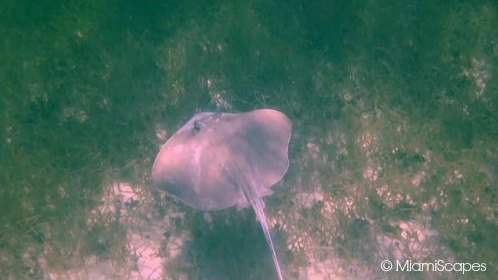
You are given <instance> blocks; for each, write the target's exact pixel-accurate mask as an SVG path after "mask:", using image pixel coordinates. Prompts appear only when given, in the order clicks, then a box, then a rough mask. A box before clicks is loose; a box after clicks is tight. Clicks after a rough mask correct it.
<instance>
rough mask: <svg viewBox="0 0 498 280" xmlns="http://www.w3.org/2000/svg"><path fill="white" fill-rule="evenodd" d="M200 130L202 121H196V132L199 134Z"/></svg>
mask: <svg viewBox="0 0 498 280" xmlns="http://www.w3.org/2000/svg"><path fill="white" fill-rule="evenodd" d="M199 131H201V122H200V121H194V134H197V133H198V132H199Z"/></svg>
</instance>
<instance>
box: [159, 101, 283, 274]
mask: <svg viewBox="0 0 498 280" xmlns="http://www.w3.org/2000/svg"><path fill="white" fill-rule="evenodd" d="M291 127H292V125H291V121H290V120H289V119H288V118H287V117H286V116H285V115H284V114H283V113H281V112H278V111H275V110H270V109H261V110H255V111H251V112H247V113H238V114H235V113H234V114H232V113H212V112H205V113H198V114H196V115H195V116H194V117H192V119H190V120H189V121H188V122H187V123H186V124H185V125H184V126H183V127H182V128H180V129H179V130H178V131H177V132H176V133H175V134H174V135H173V136H172V137H171V138H170V139H169V140H168V141H167V142H166V143H165V144H164V145H163V146H162V148H161V150H160V151H159V154H158V155H157V157H156V160H155V162H154V166H153V167H152V180H153V184H154V186H155V187H157V188H159V189H161V190H164V191H166V192H168V193H169V194H171V195H172V196H174V197H176V198H177V199H178V200H180V201H182V202H183V203H185V204H187V205H188V206H190V207H192V208H195V209H198V210H219V209H225V208H228V207H231V206H237V207H238V208H244V207H246V206H248V205H249V204H250V205H251V206H252V208H253V209H254V212H255V213H256V216H257V218H258V220H259V222H260V224H261V226H262V228H263V232H264V234H265V238H266V241H267V242H268V245H269V247H270V249H271V252H272V258H273V261H274V263H275V268H276V270H277V274H278V277H279V279H283V277H282V273H281V270H280V265H279V262H278V259H277V255H276V253H275V249H274V247H273V242H272V239H271V236H270V232H269V229H268V224H267V221H266V215H265V213H264V211H263V208H264V202H263V200H262V197H264V196H268V195H271V194H272V191H271V188H270V187H271V186H272V185H273V184H275V183H277V182H278V181H280V179H281V178H282V177H283V176H284V174H285V172H286V171H287V169H288V167H289V160H288V157H287V150H288V146H289V140H290V134H291Z"/></svg>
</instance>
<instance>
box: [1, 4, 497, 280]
mask: <svg viewBox="0 0 498 280" xmlns="http://www.w3.org/2000/svg"><path fill="white" fill-rule="evenodd" d="M236 2H237V1H235V2H234V3H232V2H230V1H227V2H225V1H204V3H198V2H196V1H163V3H159V2H158V3H138V2H133V1H124V2H123V1H122V2H118V1H94V2H88V3H87V2H83V1H82V2H80V3H77V2H76V3H72V2H67V1H50V2H37V3H34V2H18V1H4V2H2V3H1V4H0V15H1V17H0V34H1V35H0V38H1V39H0V42H1V44H0V65H1V66H0V275H1V277H0V278H2V279H44V278H45V279H70V278H73V279H146V277H150V278H151V279H161V277H162V278H163V279H276V275H275V273H274V270H273V267H272V262H271V257H270V254H269V251H268V249H267V248H266V244H265V240H264V237H263V235H262V232H261V231H260V229H259V227H258V224H257V222H256V221H255V218H254V215H253V213H251V212H250V211H249V210H243V211H237V210H235V209H230V210H226V211H221V212H213V213H208V214H206V213H199V212H195V211H193V210H191V209H188V208H186V207H185V206H184V205H181V204H180V203H177V202H175V201H173V200H171V199H170V198H165V197H164V196H163V195H162V194H158V193H155V192H151V189H150V188H149V187H150V169H151V165H152V162H153V160H154V157H155V155H156V153H157V151H158V149H159V146H160V145H161V143H163V142H164V141H165V140H166V139H167V138H168V137H169V136H171V134H172V133H173V132H174V131H175V130H176V129H177V128H179V127H180V126H181V125H182V124H183V123H184V121H186V120H188V119H189V118H190V117H191V116H192V115H193V114H194V113H195V112H198V111H232V112H237V111H248V110H252V109H256V108H263V107H269V108H275V109H278V110H280V111H282V112H284V113H285V114H287V115H288V116H289V117H290V118H291V119H292V121H293V136H292V139H291V146H290V151H289V153H290V161H291V167H290V169H289V172H288V173H287V175H286V177H285V178H284V180H283V181H282V182H281V183H279V184H278V185H277V186H276V187H275V188H274V189H275V193H274V195H273V196H271V197H270V198H268V199H266V205H267V207H266V211H267V214H268V216H269V219H270V220H271V221H272V225H273V235H274V238H275V240H276V244H275V245H276V249H277V253H278V254H279V258H280V259H281V261H282V269H283V271H284V275H285V276H286V278H287V279H455V278H456V277H460V276H462V275H461V272H433V271H425V272H414V271H412V272H394V271H391V272H383V271H382V270H381V268H380V264H381V262H382V261H383V260H385V259H387V260H391V261H393V262H394V263H395V262H396V260H411V261H413V262H414V263H423V262H424V263H431V262H432V263H434V262H435V260H444V261H445V262H460V263H461V262H466V263H479V264H481V263H484V264H485V267H486V269H485V271H477V272H476V271H472V272H466V273H465V274H464V275H463V276H462V278H464V279H494V277H495V275H496V274H497V272H498V268H497V265H498V238H497V237H496V232H497V231H498V206H497V205H498V197H497V196H498V193H497V192H498V191H497V182H498V178H497V175H496V174H498V113H496V112H497V111H498V94H497V92H498V83H497V79H496V76H497V73H498V72H497V66H498V63H497V62H498V29H497V28H496V26H498V10H497V8H498V7H497V4H496V2H495V1H467V3H465V2H462V1H423V2H413V1H385V2H383V3H382V4H381V3H379V2H378V1H298V0H293V1H285V2H282V1H240V2H239V3H236ZM436 2H437V3H436ZM146 249H148V250H149V251H147V250H146ZM144 255H148V256H149V258H147V257H144ZM152 256H154V257H152ZM147 266H148V267H149V269H148V270H147V269H146V268H144V267H147ZM150 267H152V268H150ZM480 267H481V268H482V266H480ZM414 270H416V269H414ZM58 277H59V278H58ZM98 277H100V278H98Z"/></svg>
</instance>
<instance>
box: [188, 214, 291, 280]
mask: <svg viewBox="0 0 498 280" xmlns="http://www.w3.org/2000/svg"><path fill="white" fill-rule="evenodd" d="M208 215H209V216H210V218H209V219H206V218H205V217H206V213H203V212H196V213H192V216H191V217H190V218H188V219H187V220H188V222H187V223H189V224H187V227H188V228H189V229H190V231H191V234H192V239H191V241H189V242H188V243H187V244H185V247H184V251H183V253H184V257H185V258H186V259H187V260H188V261H190V262H191V264H192V265H193V266H194V269H190V270H189V271H188V272H186V273H187V275H188V279H203V280H211V279H213V280H214V279H216V280H224V279H227V280H231V279H247V280H250V279H260V280H262V279H278V276H277V274H276V272H275V268H274V267H273V263H272V257H271V252H270V250H269V249H268V245H267V243H266V241H265V238H264V235H263V234H262V229H261V226H260V225H259V223H258V221H257V220H256V217H255V215H254V213H253V211H251V210H250V209H244V210H241V211H237V210H236V209H227V210H225V211H216V212H210V213H209V214H208ZM275 233H276V232H275V231H273V235H275ZM277 235H278V234H277ZM276 237H277V240H276V246H277V247H278V248H284V247H285V246H281V245H280V244H282V243H281V241H282V236H281V235H278V236H276ZM278 252H280V254H279V257H280V258H282V259H285V258H283V256H282V253H284V252H285V250H278Z"/></svg>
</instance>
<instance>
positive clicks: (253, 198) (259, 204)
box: [243, 186, 284, 280]
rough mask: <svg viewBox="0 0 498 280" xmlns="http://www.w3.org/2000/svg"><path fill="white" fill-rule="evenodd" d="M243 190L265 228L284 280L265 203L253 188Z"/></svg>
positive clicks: (280, 276)
mask: <svg viewBox="0 0 498 280" xmlns="http://www.w3.org/2000/svg"><path fill="white" fill-rule="evenodd" d="M243 189H244V194H245V196H246V198H247V199H248V200H249V202H250V203H251V205H252V208H253V209H254V212H255V213H256V217H257V218H258V221H259V223H260V224H261V227H262V228H263V233H264V234H265V239H266V242H267V243H268V246H270V249H271V254H272V258H273V263H274V264H275V269H276V270H277V274H278V279H279V280H283V279H284V278H283V276H282V271H281V269H280V263H279V262H278V258H277V254H276V253H275V248H274V247H273V241H272V239H271V236H270V230H269V228H268V223H267V221H266V215H265V211H264V210H263V208H264V202H263V200H262V199H261V198H260V197H259V196H258V195H257V194H256V193H254V192H253V191H252V190H253V189H254V188H251V186H246V187H243Z"/></svg>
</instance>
